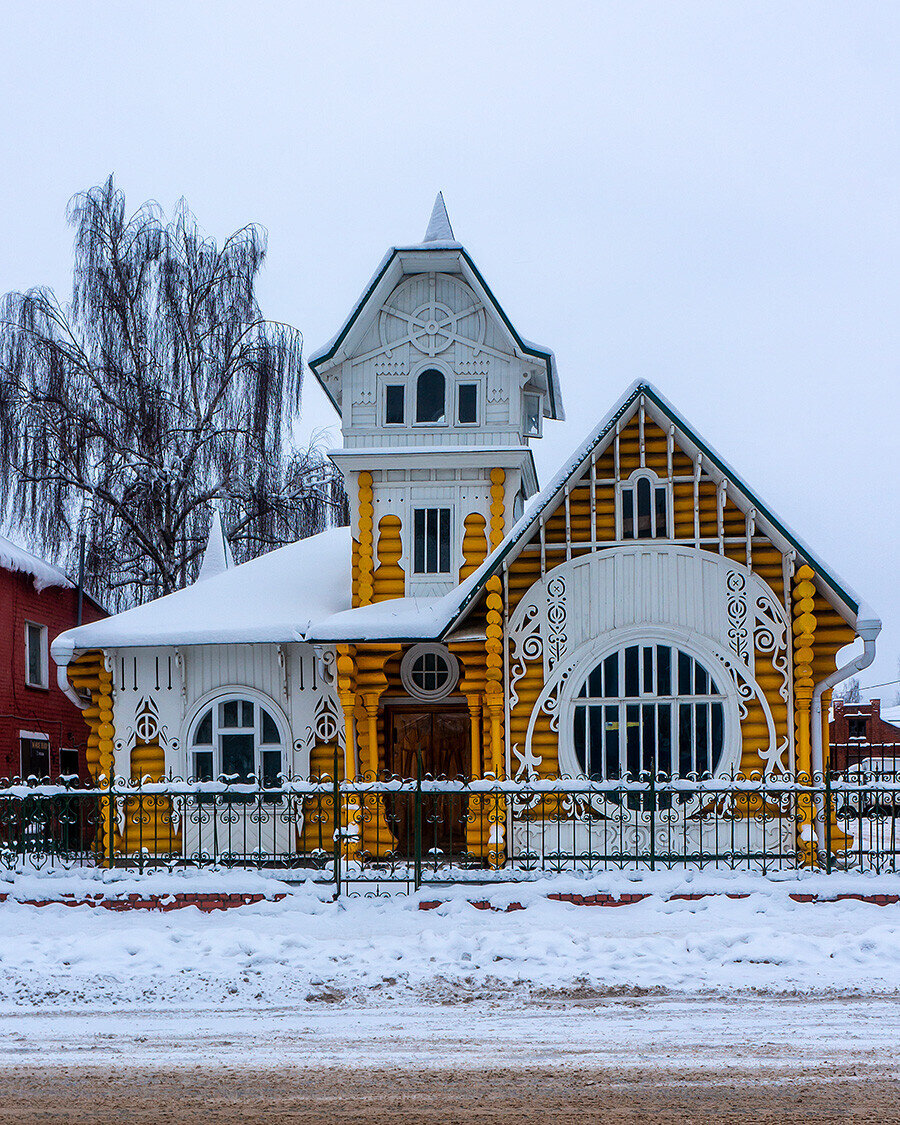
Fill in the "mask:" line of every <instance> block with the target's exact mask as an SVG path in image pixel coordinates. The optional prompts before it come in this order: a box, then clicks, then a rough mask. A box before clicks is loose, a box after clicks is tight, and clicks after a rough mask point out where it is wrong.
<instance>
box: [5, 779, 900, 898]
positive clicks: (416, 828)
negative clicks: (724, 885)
mask: <svg viewBox="0 0 900 1125" xmlns="http://www.w3.org/2000/svg"><path fill="white" fill-rule="evenodd" d="M898 856H900V779H898V775H896V774H893V773H889V774H888V773H885V772H883V771H872V770H865V769H863V768H862V767H861V766H859V765H857V766H855V767H853V768H852V769H849V770H846V771H844V772H843V773H841V774H833V773H828V774H825V775H824V776H823V777H821V778H814V779H808V778H804V777H799V778H794V777H787V776H781V777H769V778H745V777H742V776H734V777H728V778H721V777H703V778H687V779H671V778H667V777H662V776H654V775H651V774H646V775H642V776H640V777H637V778H621V779H617V780H614V781H590V780H588V779H585V778H565V777H556V778H550V779H531V780H526V781H502V780H496V779H492V778H488V779H485V780H471V779H464V778H460V779H455V780H454V779H447V778H432V777H430V776H426V775H423V776H420V777H417V778H416V779H408V778H405V779H404V778H396V777H394V778H390V777H384V778H379V779H367V778H362V779H357V780H355V781H342V780H336V779H335V778H331V777H319V778H314V779H292V778H285V779H282V781H281V783H280V784H279V785H278V786H277V787H263V786H260V785H257V784H255V783H249V784H248V783H238V782H228V781H219V782H208V781H207V782H194V781H179V780H177V779H174V778H170V779H167V780H166V781H164V782H158V783H150V782H146V781H145V782H143V783H137V782H131V781H114V782H113V784H112V785H111V786H110V787H109V788H102V787H97V788H78V787H75V786H69V785H59V784H47V783H39V782H36V781H35V780H34V779H31V780H29V781H28V782H21V783H13V784H7V785H5V786H3V787H0V867H5V868H7V869H10V870H15V869H32V870H40V869H42V868H46V867H50V866H56V865H63V866H103V867H121V868H128V869H133V870H137V871H148V870H159V869H172V868H178V867H200V866H219V867H229V866H232V867H252V868H260V869H263V868H264V869H269V870H271V871H272V872H273V873H274V874H280V875H281V876H282V877H285V878H297V879H300V878H302V879H310V880H314V881H319V882H323V883H329V884H332V885H333V886H334V888H335V892H336V893H338V894H341V893H348V892H362V893H378V892H379V890H381V889H388V888H389V887H398V886H403V887H406V888H409V889H412V888H419V887H422V886H426V885H447V884H450V883H472V884H480V883H487V882H495V881H503V880H527V879H535V878H539V877H541V876H546V875H552V874H560V873H592V872H593V873H596V872H602V871H606V870H665V869H678V868H694V869H718V870H749V871H753V872H756V873H760V874H766V873H769V872H774V871H784V870H790V869H794V868H798V867H803V866H815V867H818V868H819V869H821V870H822V871H824V872H832V871H851V870H856V871H869V872H892V871H896V870H897V869H898Z"/></svg>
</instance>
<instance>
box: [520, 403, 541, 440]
mask: <svg viewBox="0 0 900 1125" xmlns="http://www.w3.org/2000/svg"><path fill="white" fill-rule="evenodd" d="M522 428H523V430H524V433H525V437H540V436H541V396H540V395H536V394H528V393H526V394H524V395H522Z"/></svg>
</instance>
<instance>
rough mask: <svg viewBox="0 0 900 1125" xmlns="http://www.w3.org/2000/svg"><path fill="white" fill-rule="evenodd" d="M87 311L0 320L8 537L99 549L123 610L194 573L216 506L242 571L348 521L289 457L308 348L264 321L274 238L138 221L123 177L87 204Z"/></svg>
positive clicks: (153, 208) (83, 234)
mask: <svg viewBox="0 0 900 1125" xmlns="http://www.w3.org/2000/svg"><path fill="white" fill-rule="evenodd" d="M69 218H70V221H71V223H72V225H73V226H74V228H75V232H76V233H75V268H74V285H73V292H72V299H71V302H70V303H69V305H68V307H64V306H63V305H62V304H61V303H60V302H59V300H58V299H57V298H56V296H55V295H54V294H53V293H52V292H50V291H49V290H46V289H33V290H30V291H29V292H27V293H10V294H7V295H6V297H4V298H3V300H2V305H0V489H2V495H3V504H4V509H5V516H6V519H7V521H10V522H12V523H13V524H15V525H18V528H19V529H20V530H21V531H22V532H23V533H24V534H25V535H26V537H27V538H28V539H29V540H30V541H31V542H32V544H33V545H34V546H35V547H36V548H38V549H40V550H42V551H43V552H45V553H46V554H48V555H50V556H52V557H55V558H58V559H60V560H61V561H63V562H68V563H69V565H71V562H72V559H71V555H70V552H71V551H72V549H73V544H74V541H75V538H76V536H77V533H78V532H79V531H84V532H85V534H86V536H87V543H88V553H87V561H88V574H89V576H90V580H91V581H90V584H91V586H92V588H93V591H94V592H95V594H97V595H98V596H99V597H101V598H102V599H104V600H106V601H107V602H108V603H109V604H110V606H111V607H122V606H124V605H127V604H130V603H132V602H134V601H146V600H147V599H148V598H151V597H156V596H158V595H160V594H165V593H169V592H170V591H172V590H174V589H177V588H178V587H179V586H181V585H183V584H184V583H185V582H186V581H189V580H190V579H191V578H192V577H193V576H194V574H195V573H196V570H197V567H198V565H199V557H200V554H201V553H202V549H203V545H204V542H205V536H206V532H207V529H208V526H209V521H210V515H211V507H212V505H213V504H214V503H217V504H218V505H219V507H220V508H221V510H222V515H223V518H224V523H225V529H226V533H227V534H228V536H229V538H230V539H231V540H232V545H233V548H234V551H235V556H236V558H237V559H238V560H239V561H240V560H243V559H246V558H249V557H252V556H253V555H255V554H258V553H259V552H260V551H263V550H266V549H269V548H271V547H274V546H278V545H280V544H281V543H284V542H286V541H289V540H294V539H297V538H301V537H303V536H305V535H310V534H313V533H315V532H317V531H320V530H322V529H323V528H324V527H325V526H326V525H327V524H328V523H329V522H343V516H344V510H345V500H344V496H343V490H342V488H341V485H340V481H339V479H337V477H336V474H335V473H334V471H333V470H332V469H331V466H330V464H329V462H328V461H327V460H326V459H325V458H324V456H323V455H322V454H321V452H320V451H319V450H318V449H317V448H316V446H315V445H314V444H313V445H311V446H310V447H309V448H307V449H299V450H298V449H296V448H293V447H292V446H291V443H290V434H291V429H292V426H293V423H294V422H295V421H296V419H297V417H298V414H299V408H300V392H301V386H302V356H301V337H300V334H299V332H297V331H296V330H295V329H293V328H291V327H289V326H287V325H284V324H276V323H273V322H271V321H266V320H264V319H263V317H262V314H261V312H260V309H259V306H258V304H257V301H256V296H255V282H256V278H257V276H258V274H259V271H260V269H261V267H262V264H263V261H264V258H265V253H266V239H265V233H264V232H263V231H262V230H261V229H260V228H259V227H257V226H253V225H251V226H247V227H244V228H242V229H241V230H239V231H237V232H236V233H235V234H233V235H232V236H231V237H230V238H229V239H228V240H227V241H226V242H225V244H224V245H223V246H222V247H221V248H219V247H217V246H216V243H215V242H214V241H213V240H212V239H210V238H207V237H205V236H203V235H202V233H201V232H200V231H199V229H198V227H197V223H196V221H195V219H194V217H193V215H192V214H191V212H190V211H189V210H188V208H187V205H186V204H185V203H184V201H182V202H181V203H180V204H179V205H178V206H177V207H176V209H175V214H174V216H173V218H172V219H171V221H168V222H167V221H166V220H165V218H164V216H163V215H162V213H161V210H160V208H159V207H158V206H157V205H156V204H153V203H145V204H144V205H143V206H142V207H140V208H139V209H138V210H137V211H136V212H135V213H134V214H133V215H131V216H130V217H129V216H128V215H127V212H126V208H125V198H124V195H123V193H122V192H121V191H119V190H117V188H116V187H115V184H114V182H113V179H112V177H110V179H109V180H108V181H107V182H106V183H105V184H104V185H103V186H102V187H96V188H93V189H91V190H90V191H88V192H85V193H84V194H82V195H79V196H76V197H75V199H74V200H73V201H72V203H71V205H70V209H69Z"/></svg>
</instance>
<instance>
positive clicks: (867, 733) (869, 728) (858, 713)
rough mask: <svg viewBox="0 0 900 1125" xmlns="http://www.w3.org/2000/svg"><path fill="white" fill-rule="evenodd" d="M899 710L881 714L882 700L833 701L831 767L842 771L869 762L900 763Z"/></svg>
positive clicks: (891, 709) (889, 710) (890, 710)
mask: <svg viewBox="0 0 900 1125" xmlns="http://www.w3.org/2000/svg"><path fill="white" fill-rule="evenodd" d="M897 711H898V709H897V708H896V707H894V708H888V710H887V712H886V714H885V715H882V714H881V700H880V699H873V700H872V702H871V703H844V702H843V700H840V699H838V700H835V703H834V712H833V714H832V718H831V723H830V741H831V764H832V768H833V769H835V770H845V769H847V767H848V766H855V765H857V764H859V763H860V762H863V761H866V760H869V759H875V760H878V759H882V758H884V759H900V726H897V725H895V723H896V721H897V719H900V715H898V714H897Z"/></svg>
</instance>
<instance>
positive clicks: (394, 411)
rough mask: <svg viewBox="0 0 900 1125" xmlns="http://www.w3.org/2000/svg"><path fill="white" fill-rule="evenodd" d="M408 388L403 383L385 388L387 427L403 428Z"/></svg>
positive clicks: (385, 418) (385, 422)
mask: <svg viewBox="0 0 900 1125" xmlns="http://www.w3.org/2000/svg"><path fill="white" fill-rule="evenodd" d="M405 390H406V388H405V387H404V386H403V384H402V383H391V384H389V385H388V386H386V387H385V388H384V424H385V425H386V426H402V425H403V422H404V417H403V414H404V412H403V399H404V392H405Z"/></svg>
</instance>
